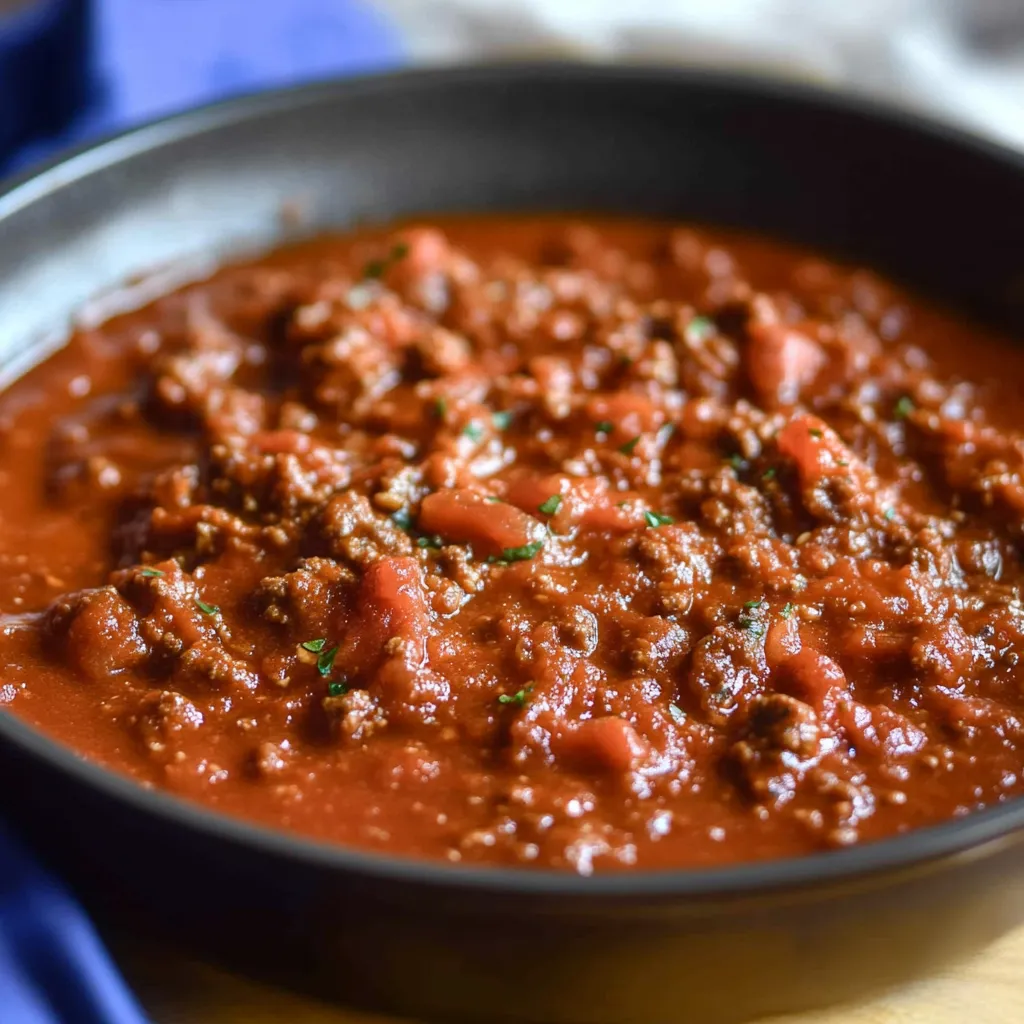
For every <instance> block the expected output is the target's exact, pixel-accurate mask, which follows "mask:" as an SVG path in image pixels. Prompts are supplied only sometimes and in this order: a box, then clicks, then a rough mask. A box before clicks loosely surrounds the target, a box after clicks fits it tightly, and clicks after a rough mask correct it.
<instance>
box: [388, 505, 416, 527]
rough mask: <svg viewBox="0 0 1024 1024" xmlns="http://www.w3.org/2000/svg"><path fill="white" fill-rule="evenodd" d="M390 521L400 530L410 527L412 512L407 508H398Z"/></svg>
mask: <svg viewBox="0 0 1024 1024" xmlns="http://www.w3.org/2000/svg"><path fill="white" fill-rule="evenodd" d="M391 522H393V523H394V524H395V526H397V527H398V528H399V529H400V530H410V529H412V513H411V512H410V511H409V510H408V509H407V508H400V509H399V510H398V511H397V512H395V513H394V515H392V517H391Z"/></svg>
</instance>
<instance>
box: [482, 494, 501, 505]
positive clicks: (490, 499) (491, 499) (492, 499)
mask: <svg viewBox="0 0 1024 1024" xmlns="http://www.w3.org/2000/svg"><path fill="white" fill-rule="evenodd" d="M484 501H486V502H487V504H488V505H504V504H505V499H504V498H499V497H498V496H497V495H496V494H488V495H487V497H486V498H484Z"/></svg>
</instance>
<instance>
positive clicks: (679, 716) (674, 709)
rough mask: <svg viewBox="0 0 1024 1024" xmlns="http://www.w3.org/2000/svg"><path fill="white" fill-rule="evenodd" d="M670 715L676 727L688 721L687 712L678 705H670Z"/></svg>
mask: <svg viewBox="0 0 1024 1024" xmlns="http://www.w3.org/2000/svg"><path fill="white" fill-rule="evenodd" d="M668 713H669V715H671V717H672V721H673V722H675V723H676V725H682V724H683V722H685V721H686V712H685V711H684V710H683V709H682V708H681V707H680V706H679V705H678V704H669V706H668Z"/></svg>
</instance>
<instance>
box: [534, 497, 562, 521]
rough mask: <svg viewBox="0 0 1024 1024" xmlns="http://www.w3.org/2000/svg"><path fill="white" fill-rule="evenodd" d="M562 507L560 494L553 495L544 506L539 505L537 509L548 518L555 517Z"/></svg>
mask: <svg viewBox="0 0 1024 1024" xmlns="http://www.w3.org/2000/svg"><path fill="white" fill-rule="evenodd" d="M561 506H562V496H561V495H560V494H552V495H551V497H550V498H548V500H547V501H545V502H544V503H543V504H542V505H538V506H537V509H538V511H540V512H543V513H544V515H546V516H553V515H554V514H555V513H556V512H557V511H558V510H559V508H561Z"/></svg>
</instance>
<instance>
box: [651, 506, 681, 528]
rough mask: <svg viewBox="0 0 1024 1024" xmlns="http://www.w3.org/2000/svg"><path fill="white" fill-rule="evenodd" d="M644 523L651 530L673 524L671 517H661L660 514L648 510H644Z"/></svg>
mask: <svg viewBox="0 0 1024 1024" xmlns="http://www.w3.org/2000/svg"><path fill="white" fill-rule="evenodd" d="M644 521H645V522H646V523H647V525H648V526H649V527H650V528H651V529H652V530H653V529H655V528H657V527H659V526H668V524H669V523H674V522H675V520H674V519H673V518H672V517H671V516H666V515H663V514H662V513H661V512H652V511H651V510H650V509H645V510H644Z"/></svg>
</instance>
